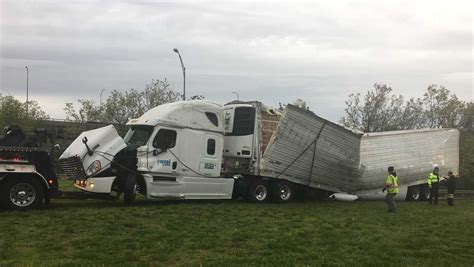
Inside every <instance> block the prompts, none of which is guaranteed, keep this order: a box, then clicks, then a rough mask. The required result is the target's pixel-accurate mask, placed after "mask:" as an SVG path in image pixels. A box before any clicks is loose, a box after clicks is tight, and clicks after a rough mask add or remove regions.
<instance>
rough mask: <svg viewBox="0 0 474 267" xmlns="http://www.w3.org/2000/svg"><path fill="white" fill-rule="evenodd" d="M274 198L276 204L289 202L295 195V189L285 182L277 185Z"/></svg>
mask: <svg viewBox="0 0 474 267" xmlns="http://www.w3.org/2000/svg"><path fill="white" fill-rule="evenodd" d="M272 195H273V198H274V200H275V201H276V202H289V201H291V200H292V199H293V196H294V195H295V190H294V187H293V186H292V185H291V184H290V183H288V182H285V181H280V182H278V183H276V185H275V186H274V191H273V194H272Z"/></svg>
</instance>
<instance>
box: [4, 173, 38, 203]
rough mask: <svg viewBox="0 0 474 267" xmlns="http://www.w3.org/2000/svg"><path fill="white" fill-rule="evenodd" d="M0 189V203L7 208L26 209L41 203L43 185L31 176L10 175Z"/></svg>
mask: <svg viewBox="0 0 474 267" xmlns="http://www.w3.org/2000/svg"><path fill="white" fill-rule="evenodd" d="M2 187H3V188H2V189H1V190H0V191H1V192H0V203H1V204H2V205H3V206H4V207H5V208H7V209H12V210H27V209H32V208H39V207H41V206H42V204H43V199H44V188H43V185H42V184H41V183H40V182H39V181H38V180H36V179H35V178H32V177H12V178H10V179H8V180H7V181H6V182H5V183H4V184H3V186H2Z"/></svg>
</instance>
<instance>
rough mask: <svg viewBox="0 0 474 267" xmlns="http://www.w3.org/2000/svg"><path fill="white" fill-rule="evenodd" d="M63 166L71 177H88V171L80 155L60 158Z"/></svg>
mask: <svg viewBox="0 0 474 267" xmlns="http://www.w3.org/2000/svg"><path fill="white" fill-rule="evenodd" d="M60 163H61V167H62V168H63V171H64V173H66V175H67V177H68V178H69V179H86V178H87V177H86V173H85V171H84V167H83V166H82V161H81V158H79V157H78V156H74V157H69V158H66V159H61V160H60Z"/></svg>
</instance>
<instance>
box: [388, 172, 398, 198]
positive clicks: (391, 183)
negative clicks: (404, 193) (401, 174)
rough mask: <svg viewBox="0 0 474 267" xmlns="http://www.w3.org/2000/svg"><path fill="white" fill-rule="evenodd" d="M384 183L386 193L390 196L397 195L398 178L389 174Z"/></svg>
mask: <svg viewBox="0 0 474 267" xmlns="http://www.w3.org/2000/svg"><path fill="white" fill-rule="evenodd" d="M385 183H386V184H387V185H388V188H387V192H388V193H391V194H396V193H398V177H397V176H394V175H392V174H390V175H389V176H388V177H387V181H385Z"/></svg>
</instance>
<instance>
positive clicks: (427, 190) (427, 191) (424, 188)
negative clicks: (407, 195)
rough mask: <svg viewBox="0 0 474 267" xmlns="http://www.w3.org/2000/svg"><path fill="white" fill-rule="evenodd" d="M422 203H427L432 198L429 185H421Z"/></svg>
mask: <svg viewBox="0 0 474 267" xmlns="http://www.w3.org/2000/svg"><path fill="white" fill-rule="evenodd" d="M419 188H420V201H425V200H427V199H429V198H430V188H429V187H428V185H420V186H419Z"/></svg>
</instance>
